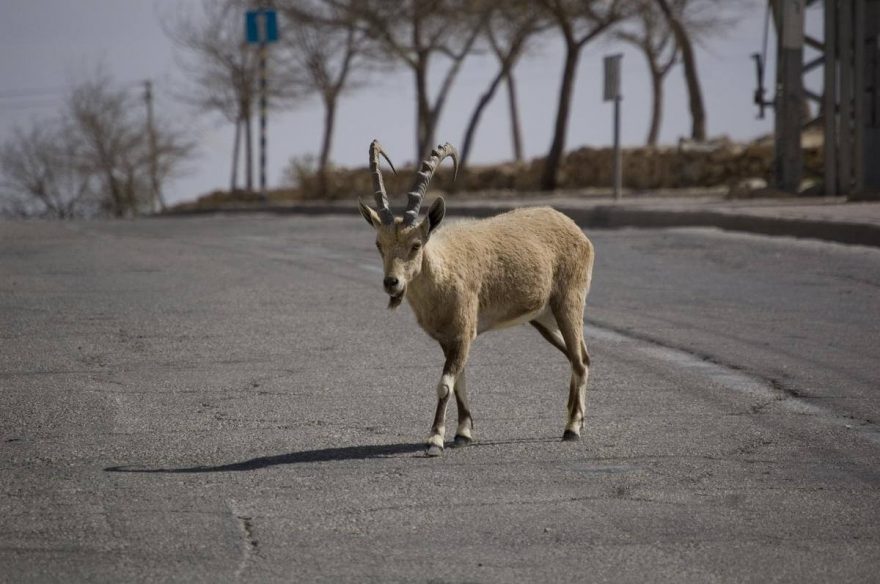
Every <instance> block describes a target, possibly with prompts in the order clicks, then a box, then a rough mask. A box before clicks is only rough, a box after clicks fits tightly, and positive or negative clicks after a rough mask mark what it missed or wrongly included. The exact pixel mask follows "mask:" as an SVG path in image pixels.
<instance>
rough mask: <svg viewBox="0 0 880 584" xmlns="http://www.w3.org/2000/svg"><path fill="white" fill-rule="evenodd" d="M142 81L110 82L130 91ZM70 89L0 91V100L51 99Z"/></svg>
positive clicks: (56, 87)
mask: <svg viewBox="0 0 880 584" xmlns="http://www.w3.org/2000/svg"><path fill="white" fill-rule="evenodd" d="M143 83H144V82H143V81H141V80H138V81H125V82H121V83H115V82H114V81H112V80H110V84H111V85H115V86H117V87H119V88H121V89H125V90H131V89H134V88H135V87H141V86H143ZM71 89H72V88H71V87H70V86H66V87H62V86H55V87H40V88H29V89H13V90H11V91H0V99H27V98H31V97H51V96H61V95H65V94H67V93H69V92H70V90H71Z"/></svg>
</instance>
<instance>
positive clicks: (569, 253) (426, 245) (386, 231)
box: [360, 140, 595, 456]
mask: <svg viewBox="0 0 880 584" xmlns="http://www.w3.org/2000/svg"><path fill="white" fill-rule="evenodd" d="M379 156H383V157H384V158H385V159H386V160H387V161H388V164H389V165H390V164H391V161H390V160H388V156H387V155H386V154H385V152H384V151H383V150H382V147H381V146H380V145H379V143H378V142H377V141H375V140H374V141H373V143H372V144H370V172H371V173H372V175H373V187H374V195H375V198H376V209H375V210H374V209H371V208H370V207H368V206H367V205H365V204H364V203H363V202H360V211H361V214H362V215H363V216H364V218H365V219H366V220H367V222H368V223H369V224H370V225H372V226H373V227H374V228H375V229H376V247H377V248H378V249H379V253H380V254H381V255H382V261H383V265H384V274H385V275H384V280H383V282H382V283H383V287H384V289H385V292H386V293H387V294H388V296H389V298H390V300H389V308H395V307H397V306H399V305H400V303H401V302H402V301H403V299H404V298H406V300H407V301H408V302H409V304H410V306H411V307H412V309H413V312H414V313H415V316H416V320H417V321H418V323H419V325H420V326H421V327H422V328H423V329H424V330H425V332H427V333H428V334H429V335H430V336H431V337H432V338H434V339H435V340H436V341H438V342H439V343H440V346H441V348H442V349H443V354H444V356H445V358H446V361H445V364H444V366H443V373H442V375H441V377H440V382H439V384H438V385H437V409H436V411H435V414H434V423H433V424H432V427H431V434H430V437H429V438H428V451H427V453H428V455H429V456H436V455H439V454H440V453H441V452H442V451H443V447H444V437H445V432H446V406H447V404H448V402H449V399H450V397H452V396H453V395H454V396H455V401H456V404H457V406H458V429H457V431H456V435H455V440H454V442H453V445H454V446H462V445H466V444H469V443H470V442H471V440H472V439H473V419H472V418H471V411H470V406H469V404H468V397H467V389H466V385H465V371H464V369H465V364H466V363H467V358H468V352H469V351H470V346H471V343H472V342H473V340H474V339H475V338H476V337H477V335H479V334H480V333H482V332H486V331H490V330H495V329H500V328H504V327H508V326H513V325H516V324H521V323H525V322H528V323H530V324H531V325H532V326H533V327H535V328H536V329H537V330H538V332H540V333H541V335H542V336H543V337H544V338H545V339H546V340H547V341H548V342H549V343H550V344H552V345H553V346H554V347H556V348H557V349H559V350H560V351H562V352H563V354H565V356H566V358H568V360H569V363H570V365H571V381H570V384H569V397H568V407H567V418H566V424H565V431H564V433H563V439H564V440H577V439H578V438H579V437H580V433H581V430H582V428H583V424H584V416H585V411H586V410H585V408H586V403H585V402H586V390H587V379H588V376H589V366H590V356H589V353H588V352H587V347H586V344H585V343H584V334H583V332H584V331H583V316H584V305H585V302H586V297H587V292H588V290H589V287H590V279H591V277H592V270H593V261H594V256H595V254H594V250H593V245H592V243H590V240H589V239H587V237H586V236H585V235H584V234H583V232H582V231H581V230H580V229H579V228H578V227H577V225H575V224H574V222H573V221H571V219H569V218H568V217H566V216H565V215H563V214H561V213H559V212H557V211H555V210H553V209H550V208H547V207H542V208H532V209H518V210H516V211H511V212H509V213H504V214H502V215H498V216H497V217H493V218H490V219H484V220H482V221H472V222H462V223H458V224H453V225H448V226H446V225H444V226H443V228H442V229H440V228H438V227H439V226H440V223H441V222H442V221H443V217H444V215H445V212H446V206H445V203H444V202H443V199H442V198H440V197H438V198H437V199H436V200H435V201H434V203H433V204H432V205H431V207H430V209H429V210H428V213H427V214H426V216H425V218H424V219H422V220H421V221H419V220H418V218H419V208H420V206H421V203H422V199H423V198H424V195H425V191H426V190H427V188H428V183H429V182H430V180H431V177H432V176H433V175H434V171H435V170H436V169H437V166H438V165H439V164H440V162H441V161H442V160H443V159H444V158H446V157H450V158H452V160H453V162H454V163H455V169H456V173H457V170H458V156H457V153H456V152H455V149H454V148H453V147H452V146H450V145H449V144H445V145H442V146H438V147H437V148H435V149H434V150H433V151H432V152H431V155H430V156H429V157H428V158H427V159H426V160H425V161H424V162H423V163H422V165H421V167H420V169H419V172H418V176H417V177H416V180H415V183H414V186H413V188H412V190H411V191H410V193H409V194H408V202H407V203H408V204H407V208H406V211H404V213H403V215H402V216H401V217H395V216H394V214H393V213H392V212H391V209H390V208H389V207H388V196H387V194H386V192H385V184H384V182H383V181H382V173H381V171H380V169H379ZM391 168H392V170H393V169H394V167H393V166H392V167H391Z"/></svg>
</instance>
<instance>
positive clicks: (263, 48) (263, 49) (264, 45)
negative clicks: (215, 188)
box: [258, 12, 269, 204]
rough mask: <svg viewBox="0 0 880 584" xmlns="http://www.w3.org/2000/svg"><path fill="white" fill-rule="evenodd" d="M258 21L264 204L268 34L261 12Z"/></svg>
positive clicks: (262, 195)
mask: <svg viewBox="0 0 880 584" xmlns="http://www.w3.org/2000/svg"><path fill="white" fill-rule="evenodd" d="M258 20H259V23H260V25H259V26H260V200H261V201H262V202H263V204H266V203H267V202H268V200H269V197H268V194H267V192H266V118H267V117H268V115H267V109H268V107H267V101H268V98H267V95H266V94H267V90H266V89H267V82H266V60H267V55H268V49H269V45H268V42H267V39H266V36H267V34H268V33H267V29H268V26H267V23H266V13H265V12H262V13H261V14H260V16H259V18H258Z"/></svg>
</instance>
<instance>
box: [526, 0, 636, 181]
mask: <svg viewBox="0 0 880 584" xmlns="http://www.w3.org/2000/svg"><path fill="white" fill-rule="evenodd" d="M538 4H540V5H541V6H542V7H543V8H544V10H546V12H547V14H548V16H549V17H550V18H551V19H552V21H553V22H554V24H555V26H556V28H558V29H559V32H560V33H561V34H562V39H563V42H564V43H565V63H564V65H563V69H562V80H561V83H560V87H559V102H558V106H557V109H556V123H555V125H554V130H553V141H552V143H551V144H550V151H549V152H548V153H547V157H546V159H545V161H544V169H543V173H542V175H541V188H542V189H544V190H553V189H555V188H556V185H557V174H558V172H559V164H560V162H561V161H562V154H563V151H564V149H565V138H566V133H567V132H568V116H569V111H570V110H571V97H572V93H573V91H574V82H575V73H576V72H577V66H578V62H579V60H580V56H581V51H582V50H583V48H584V47H585V46H586V45H587V44H588V43H589V42H590V41H592V40H594V39H596V38H597V37H598V36H599V35H601V34H602V33H603V32H605V31H606V30H608V29H609V28H610V27H611V26H612V25H614V24H616V23H617V22H619V21H620V20H621V19H623V18H624V17H625V16H627V7H628V6H629V5H630V3H629V2H628V1H627V0H539V1H538Z"/></svg>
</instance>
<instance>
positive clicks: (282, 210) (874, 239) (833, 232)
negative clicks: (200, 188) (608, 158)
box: [155, 203, 880, 247]
mask: <svg viewBox="0 0 880 584" xmlns="http://www.w3.org/2000/svg"><path fill="white" fill-rule="evenodd" d="M553 207H554V208H555V209H557V210H558V211H560V212H562V213H565V214H566V215H568V216H569V217H571V218H572V219H573V220H574V222H575V223H577V224H578V225H579V226H581V227H584V228H589V227H593V228H598V229H621V228H627V227H630V228H642V229H650V228H668V227H715V228H717V229H723V230H726V231H737V232H742V233H755V234H759V235H770V236H776V237H797V238H806V239H818V240H821V241H831V242H835V243H844V244H849V245H866V246H871V247H880V225H872V224H869V223H855V222H846V221H822V220H816V219H792V218H785V217H766V216H759V215H749V214H742V213H733V212H722V211H711V210H692V211H691V210H681V209H678V210H665V209H650V208H627V207H622V206H617V205H596V206H590V207H575V206H569V205H564V204H563V205H553ZM515 208H516V207H514V206H507V205H467V206H463V207H447V214H449V215H450V216H457V217H474V218H484V217H491V216H493V215H498V214H499V213H503V212H505V211H510V210H512V209H515ZM254 213H269V214H275V215H357V214H358V210H357V208H356V207H355V206H354V205H340V204H330V203H326V204H299V205H285V206H271V207H228V208H217V209H191V210H184V211H172V212H169V213H165V214H162V215H155V217H175V216H176V217H183V216H198V215H213V214H224V215H243V214H254Z"/></svg>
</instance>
